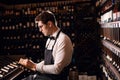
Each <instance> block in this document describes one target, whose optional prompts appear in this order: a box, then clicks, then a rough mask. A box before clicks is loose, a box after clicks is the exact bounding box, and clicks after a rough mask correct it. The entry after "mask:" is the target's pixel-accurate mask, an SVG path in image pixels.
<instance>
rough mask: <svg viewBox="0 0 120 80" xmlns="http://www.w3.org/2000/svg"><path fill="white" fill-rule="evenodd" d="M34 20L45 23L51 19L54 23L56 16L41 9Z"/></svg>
mask: <svg viewBox="0 0 120 80" xmlns="http://www.w3.org/2000/svg"><path fill="white" fill-rule="evenodd" d="M35 21H42V23H44V24H47V22H48V21H52V22H53V23H54V24H55V25H56V23H57V22H56V18H55V16H54V14H53V13H52V12H51V11H43V12H41V13H40V14H39V15H38V16H36V18H35Z"/></svg>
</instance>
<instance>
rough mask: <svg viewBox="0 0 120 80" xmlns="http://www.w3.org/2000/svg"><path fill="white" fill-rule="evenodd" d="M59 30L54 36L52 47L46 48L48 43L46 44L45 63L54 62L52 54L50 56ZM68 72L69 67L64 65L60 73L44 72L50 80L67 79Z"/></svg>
mask: <svg viewBox="0 0 120 80" xmlns="http://www.w3.org/2000/svg"><path fill="white" fill-rule="evenodd" d="M60 32H61V31H59V32H58V34H57V36H56V38H55V42H54V44H53V46H52V49H51V50H48V49H47V47H48V45H49V43H50V41H51V40H50V41H49V43H48V45H47V46H46V49H45V58H44V60H45V65H49V64H54V60H53V56H52V52H53V48H54V45H55V43H56V41H57V38H58V36H59V34H60ZM68 73H69V68H68V67H65V68H64V69H63V70H62V72H61V73H60V74H45V75H46V76H47V77H49V78H51V80H67V76H68Z"/></svg>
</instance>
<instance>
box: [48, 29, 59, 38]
mask: <svg viewBox="0 0 120 80" xmlns="http://www.w3.org/2000/svg"><path fill="white" fill-rule="evenodd" d="M59 31H60V29H59V28H58V30H57V31H56V32H55V33H53V34H52V35H50V38H51V39H56V37H57V34H58V32H59Z"/></svg>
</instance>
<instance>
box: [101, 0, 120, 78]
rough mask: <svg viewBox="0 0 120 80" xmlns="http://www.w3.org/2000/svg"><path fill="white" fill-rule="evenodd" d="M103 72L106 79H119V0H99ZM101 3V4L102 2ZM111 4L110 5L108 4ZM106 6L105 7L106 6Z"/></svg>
mask: <svg viewBox="0 0 120 80" xmlns="http://www.w3.org/2000/svg"><path fill="white" fill-rule="evenodd" d="M100 3H101V5H99V6H100V7H101V9H100V18H101V22H100V24H101V39H102V40H101V42H102V52H103V72H104V73H105V75H106V78H107V80H110V79H111V80H119V79H120V62H119V61H120V34H119V33H120V20H119V17H120V10H119V7H120V1H118V0H105V2H104V1H103V2H100ZM102 3H103V4H102ZM110 4H111V5H110ZM106 7H107V8H106Z"/></svg>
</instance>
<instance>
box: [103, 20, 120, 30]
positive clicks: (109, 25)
mask: <svg viewBox="0 0 120 80" xmlns="http://www.w3.org/2000/svg"><path fill="white" fill-rule="evenodd" d="M101 27H102V28H118V27H119V28H120V21H115V22H109V23H104V24H101Z"/></svg>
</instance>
